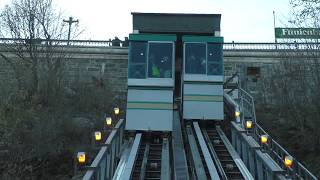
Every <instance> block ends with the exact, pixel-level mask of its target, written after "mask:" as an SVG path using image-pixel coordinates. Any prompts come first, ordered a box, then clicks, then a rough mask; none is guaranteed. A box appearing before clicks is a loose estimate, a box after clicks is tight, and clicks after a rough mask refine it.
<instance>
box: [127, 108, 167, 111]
mask: <svg viewBox="0 0 320 180" xmlns="http://www.w3.org/2000/svg"><path fill="white" fill-rule="evenodd" d="M127 109H128V110H160V111H163V110H165V111H168V110H173V109H154V108H127Z"/></svg>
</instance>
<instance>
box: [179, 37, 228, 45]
mask: <svg viewBox="0 0 320 180" xmlns="http://www.w3.org/2000/svg"><path fill="white" fill-rule="evenodd" d="M182 41H183V42H212V43H223V37H214V36H183V37H182Z"/></svg>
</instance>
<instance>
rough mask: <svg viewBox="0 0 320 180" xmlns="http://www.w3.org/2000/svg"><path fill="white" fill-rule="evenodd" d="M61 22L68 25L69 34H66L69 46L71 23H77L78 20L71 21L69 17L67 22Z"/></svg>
mask: <svg viewBox="0 0 320 180" xmlns="http://www.w3.org/2000/svg"><path fill="white" fill-rule="evenodd" d="M63 22H66V23H68V24H69V33H68V44H67V45H69V42H70V34H71V25H72V23H78V22H79V20H78V19H77V20H73V17H69V20H63Z"/></svg>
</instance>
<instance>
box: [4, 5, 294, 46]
mask: <svg viewBox="0 0 320 180" xmlns="http://www.w3.org/2000/svg"><path fill="white" fill-rule="evenodd" d="M10 1H11V0H0V7H3V6H4V4H6V3H10ZM56 1H57V4H58V6H59V8H61V10H62V11H63V13H64V15H65V17H66V18H65V19H67V18H68V17H69V16H73V17H74V18H75V19H79V26H80V27H81V28H83V29H85V32H84V33H83V34H82V35H81V37H80V39H95V40H108V39H109V38H113V37H115V36H118V37H119V38H120V39H123V37H125V36H128V34H129V33H131V32H132V16H131V12H155V13H161V12H162V13H205V14H206V13H207V14H222V15H221V35H222V36H224V37H225V41H226V42H231V41H235V42H273V41H274V29H273V14H272V12H273V11H275V12H276V26H278V27H281V26H285V24H286V22H287V19H288V18H289V17H290V5H289V0H157V1H154V0H56Z"/></svg>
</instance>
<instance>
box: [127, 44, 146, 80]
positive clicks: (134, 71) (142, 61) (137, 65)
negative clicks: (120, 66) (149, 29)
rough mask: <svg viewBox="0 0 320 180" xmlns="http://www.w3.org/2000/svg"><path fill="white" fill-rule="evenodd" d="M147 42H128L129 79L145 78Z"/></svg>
mask: <svg viewBox="0 0 320 180" xmlns="http://www.w3.org/2000/svg"><path fill="white" fill-rule="evenodd" d="M146 59H147V42H130V57H129V78H134V79H144V78H146Z"/></svg>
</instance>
